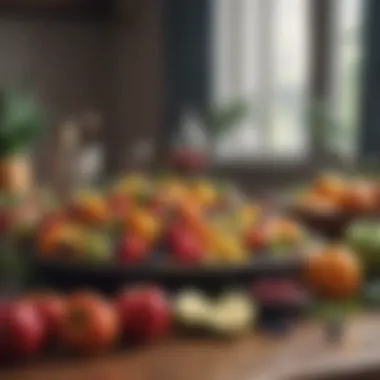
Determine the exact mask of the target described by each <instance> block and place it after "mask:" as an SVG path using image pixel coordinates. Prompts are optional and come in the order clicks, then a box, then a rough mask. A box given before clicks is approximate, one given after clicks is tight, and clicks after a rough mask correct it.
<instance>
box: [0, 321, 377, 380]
mask: <svg viewBox="0 0 380 380" xmlns="http://www.w3.org/2000/svg"><path fill="white" fill-rule="evenodd" d="M346 326H347V327H346V333H345V335H344V337H343V340H342V341H341V342H340V343H337V342H335V343H332V342H329V341H328V340H327V339H326V336H325V334H324V330H323V328H322V324H321V323H320V322H317V321H304V322H303V323H300V324H299V326H297V328H295V329H294V330H293V331H292V332H290V333H288V334H286V335H285V336H282V337H279V336H276V337H274V336H268V335H263V334H261V333H260V334H259V333H256V334H252V336H249V337H245V338H242V339H240V340H237V341H230V342H227V341H215V340H200V339H197V340H195V339H186V340H169V341H167V342H162V343H160V344H156V345H154V346H149V347H144V348H138V349H137V348H136V349H133V350H132V349H131V350H129V351H125V352H118V353H113V354H109V355H108V356H102V357H98V358H86V359H84V358H77V359H70V360H69V359H67V360H65V361H62V360H56V359H54V360H50V361H46V362H43V363H41V362H40V363H35V364H29V365H27V366H24V367H21V368H17V369H16V368H11V369H10V368H8V369H2V370H0V380H68V379H70V380H85V379H91V380H125V379H128V380H194V379H197V380H245V379H247V380H249V379H254V380H286V379H289V380H306V379H307V380H309V379H310V380H311V379H330V378H331V379H332V378H334V379H340V378H341V379H342V380H343V379H344V380H348V379H364V378H366V379H367V378H368V379H379V378H380V375H374V377H371V376H370V377H364V375H363V374H362V375H359V372H363V371H364V372H367V371H369V370H373V371H374V372H375V371H377V370H378V371H379V373H380V315H375V314H371V315H357V316H354V317H352V318H351V319H350V320H347V324H346ZM334 374H339V376H341V377H331V376H332V375H334ZM355 374H356V376H359V377H351V376H354V375H355Z"/></svg>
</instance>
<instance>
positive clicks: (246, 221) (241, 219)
mask: <svg viewBox="0 0 380 380" xmlns="http://www.w3.org/2000/svg"><path fill="white" fill-rule="evenodd" d="M259 216H260V208H259V206H257V205H244V206H243V207H242V208H241V209H240V210H239V211H238V215H237V217H238V224H239V227H240V228H242V229H244V230H245V229H247V228H249V227H252V226H253V225H254V224H255V223H256V222H257V220H258V218H259Z"/></svg>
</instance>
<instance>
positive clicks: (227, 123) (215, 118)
mask: <svg viewBox="0 0 380 380" xmlns="http://www.w3.org/2000/svg"><path fill="white" fill-rule="evenodd" d="M248 114H249V107H248V104H247V103H246V102H243V101H241V100H236V101H234V102H232V103H230V104H227V105H221V106H211V107H207V108H205V109H203V110H202V111H201V112H200V119H201V121H202V123H203V126H204V128H205V131H206V133H207V134H208V135H209V136H210V137H212V138H215V137H218V136H220V135H221V134H223V133H224V132H226V131H227V130H228V129H230V128H233V127H234V126H235V125H236V124H238V123H239V122H241V121H242V120H243V119H244V118H245V117H247V116H248Z"/></svg>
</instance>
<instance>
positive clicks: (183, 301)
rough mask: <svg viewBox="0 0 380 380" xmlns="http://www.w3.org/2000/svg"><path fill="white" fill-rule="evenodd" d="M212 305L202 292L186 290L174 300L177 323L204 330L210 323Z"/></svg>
mask: <svg viewBox="0 0 380 380" xmlns="http://www.w3.org/2000/svg"><path fill="white" fill-rule="evenodd" d="M210 313H211V305H210V302H209V300H208V299H207V298H206V296H204V295H203V294H202V293H200V292H198V291H196V290H186V291H183V292H182V293H180V294H179V295H178V296H177V298H176V299H175V300H174V314H175V317H176V320H177V323H178V324H179V325H180V326H182V327H185V328H189V329H192V330H202V329H204V328H205V327H207V325H208V319H209V314H210Z"/></svg>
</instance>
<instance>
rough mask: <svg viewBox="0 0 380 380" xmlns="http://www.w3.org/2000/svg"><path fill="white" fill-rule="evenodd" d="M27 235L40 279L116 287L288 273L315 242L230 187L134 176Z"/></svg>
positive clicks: (81, 196)
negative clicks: (132, 282) (149, 282)
mask: <svg viewBox="0 0 380 380" xmlns="http://www.w3.org/2000/svg"><path fill="white" fill-rule="evenodd" d="M30 232H31V242H32V243H31V246H32V247H33V249H32V250H31V251H32V257H33V260H34V262H35V264H36V266H37V268H38V269H39V270H41V271H42V272H43V273H44V275H47V276H48V277H49V278H52V280H56V281H58V280H59V279H61V278H62V279H66V280H67V279H70V281H74V280H78V281H90V278H92V279H93V281H90V282H91V283H92V282H94V283H96V282H102V283H108V284H111V283H112V282H113V283H114V284H115V286H116V285H118V284H119V283H120V282H125V281H127V280H131V281H132V280H133V281H134V280H136V281H139V280H156V281H163V280H165V279H169V280H170V281H173V282H176V281H185V280H194V279H199V280H200V279H202V278H204V279H205V280H206V279H207V281H213V280H217V279H219V280H220V281H222V280H225V279H226V278H228V277H230V278H231V279H233V278H237V277H239V276H240V277H241V278H243V277H245V278H247V277H248V276H254V275H260V273H268V274H269V273H273V274H279V273H281V272H292V271H293V272H294V271H296V270H297V268H298V266H299V263H300V259H301V257H302V254H303V252H304V251H305V249H306V247H307V245H308V244H309V242H310V240H311V239H310V236H309V235H308V233H307V231H306V230H305V229H304V228H303V227H302V226H301V224H299V223H297V222H295V221H294V220H292V219H290V218H288V217H285V216H283V215H281V214H279V213H274V212H272V211H271V212H268V211H266V209H265V206H264V205H262V204H260V203H257V202H256V203H255V202H253V201H252V200H251V199H249V198H247V197H245V196H243V195H242V194H241V192H239V191H238V190H237V189H236V188H235V187H233V186H231V185H230V184H225V183H223V184H222V183H218V182H217V181H212V180H210V179H204V178H190V179H189V178H186V179H185V178H179V177H173V176H170V177H165V178H154V177H153V176H147V175H142V174H136V173H135V174H129V175H127V176H125V177H124V178H122V179H120V180H118V181H115V182H114V183H113V184H111V185H110V186H108V187H107V189H102V190H100V189H86V190H80V191H78V192H76V193H75V194H73V195H72V197H70V199H69V200H68V201H67V202H65V203H62V204H59V205H56V206H55V207H54V208H50V209H49V210H48V211H47V210H45V211H44V212H43V213H42V215H41V216H40V218H39V220H38V222H37V223H35V225H34V227H33V228H32V229H31V231H30ZM77 285H79V284H77ZM82 285H83V284H82Z"/></svg>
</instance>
